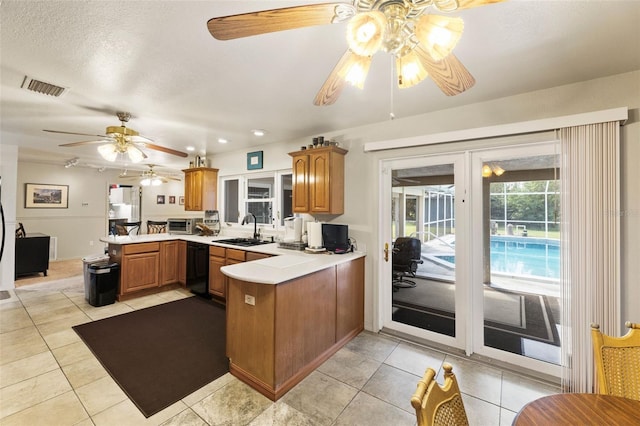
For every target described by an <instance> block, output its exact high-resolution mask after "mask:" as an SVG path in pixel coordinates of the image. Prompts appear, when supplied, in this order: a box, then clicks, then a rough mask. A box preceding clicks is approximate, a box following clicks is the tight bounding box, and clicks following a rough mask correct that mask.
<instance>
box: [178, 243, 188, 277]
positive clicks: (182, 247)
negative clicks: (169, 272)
mask: <svg viewBox="0 0 640 426" xmlns="http://www.w3.org/2000/svg"><path fill="white" fill-rule="evenodd" d="M178 282H179V283H180V284H182V285H183V286H186V285H187V242H186V241H178Z"/></svg>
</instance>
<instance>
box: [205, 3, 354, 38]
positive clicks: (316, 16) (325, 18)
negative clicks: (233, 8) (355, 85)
mask: <svg viewBox="0 0 640 426" xmlns="http://www.w3.org/2000/svg"><path fill="white" fill-rule="evenodd" d="M355 12H356V9H355V7H354V6H353V5H351V4H348V3H322V4H310V5H305V6H294V7H285V8H281V9H271V10H263V11H259V12H250V13H241V14H238V15H230V16H221V17H219V18H211V19H209V21H208V22H207V28H208V29H209V32H210V33H211V35H212V36H213V37H214V38H216V39H218V40H233V39H236V38H242V37H250V36H254V35H259V34H266V33H272V32H276V31H284V30H292V29H296V28H304V27H311V26H315V25H326V24H331V23H333V22H341V21H344V20H346V19H348V18H350V17H351V16H353V15H354V14H355Z"/></svg>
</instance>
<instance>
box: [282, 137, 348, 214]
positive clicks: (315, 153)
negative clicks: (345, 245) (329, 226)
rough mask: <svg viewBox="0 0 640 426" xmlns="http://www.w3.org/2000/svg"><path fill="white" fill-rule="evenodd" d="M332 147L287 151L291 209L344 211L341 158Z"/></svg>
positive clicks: (302, 210) (300, 210)
mask: <svg viewBox="0 0 640 426" xmlns="http://www.w3.org/2000/svg"><path fill="white" fill-rule="evenodd" d="M347 152H348V151H347V150H345V149H342V148H338V147H336V146H329V147H323V148H314V149H307V150H303V151H296V152H291V153H289V155H290V156H291V157H292V158H293V165H292V168H293V211H294V212H295V213H310V214H314V213H322V214H343V213H344V157H345V155H346V154H347Z"/></svg>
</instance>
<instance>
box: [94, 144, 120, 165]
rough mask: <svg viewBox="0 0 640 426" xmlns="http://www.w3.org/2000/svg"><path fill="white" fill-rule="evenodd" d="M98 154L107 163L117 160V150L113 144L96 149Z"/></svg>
mask: <svg viewBox="0 0 640 426" xmlns="http://www.w3.org/2000/svg"><path fill="white" fill-rule="evenodd" d="M98 153H99V154H100V155H101V156H102V158H104V159H105V160H107V161H110V162H112V163H113V162H114V161H116V158H118V149H117V148H116V146H115V144H112V143H107V144H104V145H100V146H99V147H98Z"/></svg>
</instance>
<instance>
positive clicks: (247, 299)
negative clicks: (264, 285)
mask: <svg viewBox="0 0 640 426" xmlns="http://www.w3.org/2000/svg"><path fill="white" fill-rule="evenodd" d="M244 303H246V304H247V305H252V306H255V305H256V298H255V297H253V296H251V295H250V294H245V295H244Z"/></svg>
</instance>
